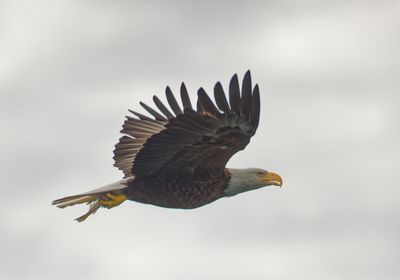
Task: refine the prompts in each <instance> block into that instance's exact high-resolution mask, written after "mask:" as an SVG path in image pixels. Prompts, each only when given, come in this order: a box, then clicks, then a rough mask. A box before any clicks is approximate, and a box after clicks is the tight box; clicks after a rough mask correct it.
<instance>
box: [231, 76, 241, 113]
mask: <svg viewBox="0 0 400 280" xmlns="http://www.w3.org/2000/svg"><path fill="white" fill-rule="evenodd" d="M229 103H230V105H231V110H232V111H233V112H235V113H236V114H237V115H239V116H240V89H239V80H238V76H237V74H235V75H233V77H232V79H231V81H230V82H229Z"/></svg>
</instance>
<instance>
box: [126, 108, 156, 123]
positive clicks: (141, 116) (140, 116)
mask: <svg viewBox="0 0 400 280" xmlns="http://www.w3.org/2000/svg"><path fill="white" fill-rule="evenodd" d="M128 111H129V112H131V113H132V114H134V115H135V116H136V117H138V118H139V119H141V120H145V121H153V119H152V118H150V117H148V116H145V115H143V114H140V113H138V112H136V111H133V110H131V109H128Z"/></svg>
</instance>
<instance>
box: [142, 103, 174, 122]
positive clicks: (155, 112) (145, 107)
mask: <svg viewBox="0 0 400 280" xmlns="http://www.w3.org/2000/svg"><path fill="white" fill-rule="evenodd" d="M139 103H140V105H142V107H143V108H144V109H145V110H146V111H147V112H149V113H150V114H151V115H153V116H154V118H155V119H156V120H158V121H166V120H167V119H166V118H165V117H164V116H163V115H161V114H160V113H158V112H157V111H156V110H154V109H153V108H151V107H150V106H148V105H147V104H146V103H143V102H139Z"/></svg>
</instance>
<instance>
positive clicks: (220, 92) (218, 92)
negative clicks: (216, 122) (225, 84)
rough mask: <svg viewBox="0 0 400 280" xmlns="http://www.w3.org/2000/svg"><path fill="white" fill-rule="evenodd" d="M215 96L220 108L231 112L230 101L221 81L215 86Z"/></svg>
mask: <svg viewBox="0 0 400 280" xmlns="http://www.w3.org/2000/svg"><path fill="white" fill-rule="evenodd" d="M214 98H215V102H216V103H217V106H218V108H219V109H220V110H221V111H223V112H225V113H227V114H228V113H230V111H231V110H230V108H229V104H228V101H227V100H226V96H225V93H224V89H223V88H222V85H221V83H220V82H218V83H216V84H215V86H214Z"/></svg>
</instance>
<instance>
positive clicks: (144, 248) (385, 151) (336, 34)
mask: <svg viewBox="0 0 400 280" xmlns="http://www.w3.org/2000/svg"><path fill="white" fill-rule="evenodd" d="M399 14H400V3H399V1H368V0H365V1H356V0H346V1H313V0H302V1H289V0H284V1H282V0H280V1H278V0H276V1H253V2H251V1H246V2H245V3H239V2H234V1H219V2H217V1H193V2H190V1H175V2H173V1H163V2H161V3H155V2H154V3H153V2H151V1H142V2H139V1H78V0H75V1H50V0H47V1H46V0H38V1H27V0H3V1H0V127H1V130H2V132H1V137H0V155H1V157H0V168H1V173H0V174H1V177H0V178H1V187H0V188H1V191H2V199H1V203H0V218H1V223H0V246H1V247H0V248H1V250H0V259H1V261H0V278H1V279H149V280H153V279H154V280H158V279H160V280H161V279H162V280H175V279H176V280H183V279H193V280H200V279H201V280H203V279H211V280H213V279H232V280H236V279H237V280H239V279H252V280H261V279H279V280H280V279H282V280H284V279H285V280H286V279H288V280H289V279H307V280H313V279H315V280H317V279H318V280H319V279H325V280H329V279H352V280H353V279H363V280H369V279H399V278H400V264H399V259H400V253H399V252H400V250H399V249H400V238H399V236H400V220H399V213H400V206H399V197H400V188H399V187H400V184H399V183H400V179H399V166H400V163H399V158H400V130H399V120H400V110H399V105H400V94H399V91H400V82H399V81H400V79H399V78H400V55H399V50H400V17H399ZM247 69H250V70H251V71H252V75H253V79H254V81H255V82H257V83H258V84H259V86H260V89H261V99H262V105H261V106H262V114H261V121H260V126H259V130H258V132H257V134H256V135H255V136H254V137H253V139H252V141H251V143H250V145H249V146H248V147H247V148H246V149H245V150H244V151H242V152H241V153H239V154H237V155H236V156H235V157H234V158H233V159H232V160H231V161H230V162H229V164H228V166H231V167H261V168H264V169H267V170H270V171H274V172H277V173H279V174H281V175H282V177H283V179H284V186H283V188H281V189H278V188H275V187H268V188H264V189H260V190H257V191H253V192H248V193H245V194H241V195H238V196H236V197H232V198H229V199H221V200H219V201H217V202H215V203H213V204H210V205H208V206H205V207H203V208H199V209H196V210H171V209H164V208H158V207H154V206H150V205H143V204H138V203H134V202H130V201H129V202H126V203H124V204H123V205H121V206H120V207H117V208H114V209H112V210H104V209H101V210H99V211H98V213H97V214H96V215H95V216H92V217H90V218H89V219H88V220H87V221H86V222H85V223H80V224H79V223H76V222H74V221H73V219H74V218H76V217H78V216H79V215H81V214H83V213H84V212H85V211H86V210H87V209H86V206H85V207H73V208H67V209H65V210H60V209H57V208H55V207H53V206H51V205H50V203H51V201H52V200H53V199H55V198H59V197H62V196H66V195H70V194H76V193H80V192H84V191H88V190H90V189H92V188H96V187H100V186H102V185H105V184H108V183H110V182H113V181H117V180H119V179H121V178H122V174H121V172H120V171H118V170H117V169H116V168H114V167H113V166H112V164H113V161H112V150H113V145H114V144H115V143H116V142H117V140H118V138H119V137H120V136H119V130H120V128H121V125H122V122H123V119H124V115H125V114H126V113H127V109H128V108H132V109H139V104H138V102H139V100H143V101H144V102H147V103H150V100H151V96H152V95H153V94H159V95H160V96H162V97H163V98H164V96H163V92H164V89H165V86H166V85H170V86H171V88H172V89H173V90H175V91H177V90H178V88H179V85H180V83H181V82H182V81H185V82H186V84H187V87H188V89H189V90H190V92H191V96H192V97H193V99H195V97H196V90H197V89H198V88H199V87H200V86H204V87H205V89H206V90H208V91H211V89H212V88H213V85H214V84H215V82H217V81H221V82H222V84H223V86H224V87H226V86H227V84H228V81H229V79H230V78H231V76H232V75H233V74H234V73H238V75H239V77H242V76H243V75H244V73H245V71H246V70H247ZM139 110H140V109H139Z"/></svg>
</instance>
